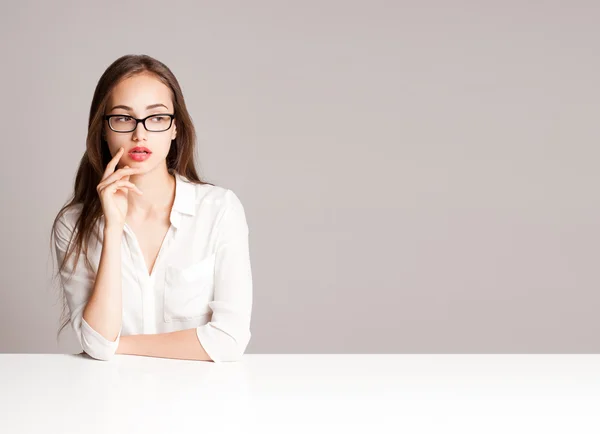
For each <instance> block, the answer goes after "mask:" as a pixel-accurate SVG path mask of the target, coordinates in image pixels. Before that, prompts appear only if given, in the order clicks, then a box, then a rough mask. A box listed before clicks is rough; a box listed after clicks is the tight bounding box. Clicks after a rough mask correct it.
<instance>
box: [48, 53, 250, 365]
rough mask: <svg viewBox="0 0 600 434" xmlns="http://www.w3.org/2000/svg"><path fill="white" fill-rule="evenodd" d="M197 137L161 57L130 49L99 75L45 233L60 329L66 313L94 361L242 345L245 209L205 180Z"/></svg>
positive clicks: (228, 354)
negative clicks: (67, 182)
mask: <svg viewBox="0 0 600 434" xmlns="http://www.w3.org/2000/svg"><path fill="white" fill-rule="evenodd" d="M195 140H196V134H195V130H194V127H193V124H192V120H191V118H190V115H189V113H188V111H187V108H186V105H185V102H184V98H183V95H182V92H181V88H180V86H179V83H178V82H177V79H176V78H175V76H174V75H173V73H172V72H171V71H170V70H169V68H167V66H165V65H164V64H163V63H161V62H159V61H158V60H156V59H153V58H152V57H149V56H145V55H127V56H123V57H121V58H119V59H117V60H116V61H115V62H114V63H113V64H112V65H110V66H109V67H108V68H107V70H106V71H105V72H104V74H103V75H102V77H100V80H99V82H98V84H97V86H96V90H95V92H94V97H93V100H92V104H91V110H90V117H89V123H88V134H87V142H86V151H85V152H84V154H83V157H82V159H81V162H80V165H79V169H78V171H77V176H76V179H75V188H74V194H73V197H72V198H71V199H70V201H69V202H68V203H67V204H66V205H65V206H64V207H63V208H62V209H61V210H60V212H59V213H58V215H57V216H56V218H55V220H54V223H53V226H52V235H51V242H52V240H54V241H53V243H54V247H55V250H56V254H57V259H58V261H59V268H58V273H57V275H59V276H60V283H61V285H60V286H61V290H62V291H61V293H62V295H63V301H64V302H65V303H64V305H63V318H61V319H62V320H64V322H63V323H62V324H61V327H60V328H59V330H58V333H59V334H60V332H61V330H62V329H63V328H64V327H65V326H66V325H67V324H68V323H69V321H70V322H71V324H72V326H73V329H74V330H75V333H76V336H77V338H78V340H79V342H80V344H81V347H82V349H83V351H84V352H86V353H87V354H88V355H90V356H91V357H93V358H95V359H99V360H109V359H110V358H111V357H112V356H113V355H114V354H135V355H144V356H154V357H164V358H177V359H194V360H207V361H214V362H221V361H236V360H239V359H240V358H241V356H242V354H243V353H244V351H245V349H246V347H247V345H248V342H249V340H250V336H251V333H250V317H251V309H252V272H251V267H250V255H249V245H248V233H249V231H248V225H247V222H246V216H245V213H244V208H243V206H242V204H241V202H240V200H239V198H238V197H237V195H236V194H235V193H233V191H232V190H229V189H226V188H224V187H219V186H215V185H214V184H211V183H208V182H204V181H201V180H200V178H199V177H198V174H197V173H196V169H195V164H194V143H195ZM67 307H68V310H69V312H70V315H69V316H67V312H66V309H67Z"/></svg>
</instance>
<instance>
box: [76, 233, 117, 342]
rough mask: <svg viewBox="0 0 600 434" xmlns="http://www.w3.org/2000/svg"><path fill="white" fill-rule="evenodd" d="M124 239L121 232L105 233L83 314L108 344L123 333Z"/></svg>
mask: <svg viewBox="0 0 600 434" xmlns="http://www.w3.org/2000/svg"><path fill="white" fill-rule="evenodd" d="M121 238H122V230H118V229H112V228H107V229H105V230H104V241H103V243H102V253H101V256H100V263H99V265H98V273H97V275H96V281H95V283H94V289H93V292H92V294H91V296H90V298H89V300H88V302H87V305H86V307H85V309H84V311H83V319H85V321H86V322H87V323H88V324H89V325H90V326H91V327H92V328H93V329H94V330H96V331H97V332H98V333H99V334H101V335H102V336H103V337H104V338H106V339H108V340H109V341H115V340H116V338H117V336H118V334H119V331H120V330H121V321H122V309H123V308H122V303H123V298H122V293H121Z"/></svg>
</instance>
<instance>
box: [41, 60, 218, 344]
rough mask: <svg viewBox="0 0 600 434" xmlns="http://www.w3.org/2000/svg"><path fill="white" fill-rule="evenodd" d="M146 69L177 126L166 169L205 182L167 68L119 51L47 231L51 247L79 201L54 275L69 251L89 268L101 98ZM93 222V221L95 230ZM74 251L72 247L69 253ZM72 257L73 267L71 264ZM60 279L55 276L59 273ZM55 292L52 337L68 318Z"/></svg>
mask: <svg viewBox="0 0 600 434" xmlns="http://www.w3.org/2000/svg"><path fill="white" fill-rule="evenodd" d="M143 73H146V74H152V75H153V76H155V77H156V78H157V79H158V80H160V81H161V82H162V83H164V84H165V85H166V86H167V87H169V89H171V96H172V99H173V107H174V113H175V125H176V126H177V137H176V138H175V139H174V140H172V141H171V148H170V150H169V153H168V155H167V158H166V160H167V161H166V162H167V169H168V170H169V172H170V173H173V172H176V173H178V174H181V175H183V176H184V177H186V178H187V179H188V180H189V181H190V182H192V183H195V184H210V185H214V184H211V183H210V182H206V181H203V180H201V179H200V177H199V176H198V174H197V172H196V167H195V157H194V155H195V153H194V147H195V142H196V131H195V129H194V125H193V122H192V119H191V117H190V115H189V113H188V111H187V108H186V105H185V101H184V98H183V94H182V92H181V87H180V86H179V83H178V81H177V79H176V78H175V76H174V75H173V73H172V72H171V70H170V69H169V68H168V67H167V66H166V65H165V64H163V63H162V62H160V61H158V60H156V59H154V58H152V57H150V56H147V55H143V54H142V55H133V54H129V55H125V56H122V57H120V58H118V59H117V60H115V61H114V62H113V63H112V64H111V65H110V66H109V67H108V68H107V69H106V71H104V74H102V76H101V77H100V80H99V81H98V84H97V85H96V90H95V91H94V97H93V99H92V104H91V107H90V114H89V121H88V132H87V139H86V149H85V152H84V153H83V156H82V157H81V161H80V163H79V168H78V170H77V175H76V177H75V184H74V191H73V195H72V196H71V198H70V199H69V200H68V201H67V203H66V204H65V205H64V206H63V207H62V208H61V209H60V211H59V212H58V214H57V216H56V218H55V219H54V223H53V224H52V230H51V234H50V244H51V249H52V245H53V242H54V237H56V226H57V222H58V221H59V219H60V218H61V216H62V215H63V214H64V213H65V212H67V211H68V210H69V209H70V208H71V207H74V206H76V205H81V206H82V209H81V213H80V214H79V216H78V218H77V221H76V224H75V227H74V230H73V233H72V234H71V238H70V240H69V249H68V251H67V254H66V255H65V257H64V260H63V261H62V263H61V264H59V267H58V271H57V273H56V276H58V275H60V273H61V271H63V268H64V267H65V264H66V263H67V261H68V259H69V257H70V255H71V254H75V255H76V257H79V256H80V253H81V252H82V251H83V252H84V254H85V261H86V264H85V265H86V266H87V267H89V268H90V269H91V268H92V267H91V264H90V261H89V258H88V256H87V253H88V246H89V241H90V237H91V235H92V231H93V229H94V228H95V227H96V223H97V221H98V219H99V218H100V216H101V215H102V205H101V202H100V197H99V195H98V192H97V190H96V187H97V185H98V184H99V183H100V181H101V180H102V175H103V173H104V171H105V169H106V165H107V164H108V162H109V161H110V160H111V159H112V156H111V154H110V151H109V149H108V143H107V142H106V141H105V140H104V137H103V135H102V131H103V122H104V120H103V116H104V114H105V109H106V104H107V102H108V99H109V97H110V94H111V92H112V90H113V89H114V88H115V86H116V85H117V84H118V83H119V82H120V81H121V80H124V79H126V78H129V77H132V76H135V75H138V74H143ZM97 229H98V228H97V227H96V230H97ZM74 252H76V253H74ZM77 265H78V264H77V263H75V268H74V270H73V271H75V269H76V267H77ZM59 281H60V279H59ZM59 291H60V298H61V299H62V313H61V317H60V321H61V324H60V326H59V328H58V332H57V335H56V337H57V340H58V337H59V335H60V333H61V331H62V330H63V329H64V328H65V326H66V325H67V324H68V323H69V321H70V315H69V309H68V305H67V302H66V296H65V292H64V285H62V282H61V284H60V289H59Z"/></svg>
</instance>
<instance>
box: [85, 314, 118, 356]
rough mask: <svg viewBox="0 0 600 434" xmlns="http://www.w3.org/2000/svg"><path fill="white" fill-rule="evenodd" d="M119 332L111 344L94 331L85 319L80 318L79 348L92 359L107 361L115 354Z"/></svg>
mask: <svg viewBox="0 0 600 434" xmlns="http://www.w3.org/2000/svg"><path fill="white" fill-rule="evenodd" d="M120 339H121V330H119V334H118V335H117V339H116V340H115V341H114V342H112V341H109V340H108V339H106V338H105V337H104V336H102V335H101V334H100V333H98V332H97V331H96V330H94V329H93V328H92V327H91V326H90V325H89V324H88V323H87V322H86V320H85V319H83V318H81V346H82V348H83V351H85V352H86V353H87V354H89V355H90V356H91V357H93V358H94V359H98V360H109V359H110V358H111V357H112V356H114V355H115V353H116V352H117V348H118V346H119V340H120Z"/></svg>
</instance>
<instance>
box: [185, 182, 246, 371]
mask: <svg viewBox="0 0 600 434" xmlns="http://www.w3.org/2000/svg"><path fill="white" fill-rule="evenodd" d="M225 202H226V204H225V209H224V212H223V213H222V214H221V216H220V218H219V220H218V221H217V222H216V225H217V226H216V227H217V237H216V247H215V249H216V259H215V292H214V299H213V301H210V302H209V303H208V305H209V307H210V308H211V309H212V318H211V321H210V322H208V323H206V324H204V325H202V326H199V327H197V328H196V335H197V337H198V340H199V341H200V344H201V345H202V348H204V350H205V351H206V353H207V354H208V355H209V357H210V358H211V359H212V360H213V361H215V362H226V361H238V360H240V359H241V357H242V355H243V354H244V352H245V350H246V347H247V346H248V343H249V341H250V337H251V333H250V319H251V312H252V291H253V289H252V268H251V265H250V250H249V229H248V224H247V221H246V214H245V211H244V207H243V205H242V203H241V202H240V200H239V198H238V197H237V195H236V194H235V193H234V192H233V191H231V190H228V191H227V193H226V195H225Z"/></svg>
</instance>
